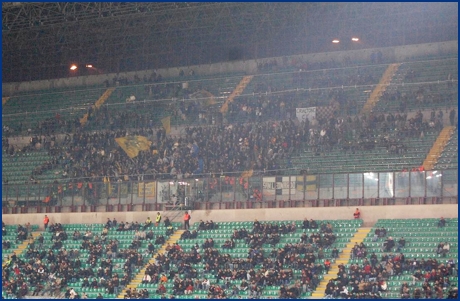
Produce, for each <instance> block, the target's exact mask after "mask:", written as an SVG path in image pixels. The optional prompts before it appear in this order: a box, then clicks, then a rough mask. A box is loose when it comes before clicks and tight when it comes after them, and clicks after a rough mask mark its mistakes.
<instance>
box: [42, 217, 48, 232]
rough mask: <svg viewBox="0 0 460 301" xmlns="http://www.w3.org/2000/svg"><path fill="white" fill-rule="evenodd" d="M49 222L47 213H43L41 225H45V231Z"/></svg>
mask: <svg viewBox="0 0 460 301" xmlns="http://www.w3.org/2000/svg"><path fill="white" fill-rule="evenodd" d="M49 222H50V219H49V217H48V215H45V218H44V219H43V225H44V226H45V231H46V229H47V228H48V224H49Z"/></svg>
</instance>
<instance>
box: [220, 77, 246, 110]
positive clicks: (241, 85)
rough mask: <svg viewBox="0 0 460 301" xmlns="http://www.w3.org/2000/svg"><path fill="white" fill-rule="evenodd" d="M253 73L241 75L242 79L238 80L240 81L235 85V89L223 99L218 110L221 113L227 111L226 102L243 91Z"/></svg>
mask: <svg viewBox="0 0 460 301" xmlns="http://www.w3.org/2000/svg"><path fill="white" fill-rule="evenodd" d="M253 77H254V76H253V75H248V76H245V77H243V79H242V80H241V81H240V83H239V84H238V85H237V86H236V88H235V90H233V92H232V93H231V94H230V95H229V96H228V98H227V99H226V100H225V103H224V104H223V105H222V107H221V108H220V112H221V113H222V114H226V113H227V111H228V104H229V103H231V102H233V100H234V99H235V97H237V96H239V95H241V93H243V91H244V89H245V88H246V87H247V86H248V84H249V83H250V82H251V80H252V78H253Z"/></svg>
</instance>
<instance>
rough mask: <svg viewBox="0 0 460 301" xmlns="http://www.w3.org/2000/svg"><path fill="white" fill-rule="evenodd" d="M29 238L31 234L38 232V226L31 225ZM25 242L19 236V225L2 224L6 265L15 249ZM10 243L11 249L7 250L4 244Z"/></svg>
mask: <svg viewBox="0 0 460 301" xmlns="http://www.w3.org/2000/svg"><path fill="white" fill-rule="evenodd" d="M24 228H25V229H26V230H27V233H26V236H27V238H28V237H29V235H30V232H33V231H37V230H38V225H30V228H29V229H27V227H26V226H24ZM23 241H24V240H23V239H21V238H20V237H19V236H18V225H5V224H3V223H2V254H3V256H2V262H3V263H4V262H5V260H6V258H7V257H8V256H10V255H11V254H12V253H13V252H14V251H15V249H17V247H18V246H19V245H20V244H21V243H22V242H23ZM5 242H9V247H8V248H6V247H5V245H4V243H5Z"/></svg>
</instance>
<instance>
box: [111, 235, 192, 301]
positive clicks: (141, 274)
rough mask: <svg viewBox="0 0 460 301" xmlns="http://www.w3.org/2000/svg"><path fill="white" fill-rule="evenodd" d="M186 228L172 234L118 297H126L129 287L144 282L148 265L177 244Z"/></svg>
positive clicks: (134, 286) (135, 286)
mask: <svg viewBox="0 0 460 301" xmlns="http://www.w3.org/2000/svg"><path fill="white" fill-rule="evenodd" d="M184 231H185V230H176V231H175V232H174V233H173V235H171V236H170V237H169V238H168V240H166V242H165V243H164V244H163V245H162V246H161V248H160V249H159V250H158V251H157V252H156V253H155V254H154V255H153V256H152V258H150V260H149V262H147V263H146V264H145V265H144V267H143V268H142V269H141V270H140V271H139V273H137V275H136V276H134V278H133V279H132V280H131V282H130V283H129V284H128V285H127V286H126V288H124V289H123V290H122V291H121V293H120V294H119V295H118V299H124V297H125V293H126V290H127V289H129V288H137V287H138V285H139V284H140V283H141V282H142V278H143V277H144V275H145V270H146V269H147V266H148V265H149V264H151V263H154V262H155V257H156V256H157V255H159V254H164V253H165V252H166V246H167V245H168V244H169V245H173V244H175V243H176V242H177V241H178V240H179V239H180V237H181V235H182V233H184Z"/></svg>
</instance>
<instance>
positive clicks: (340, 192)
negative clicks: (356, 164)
mask: <svg viewBox="0 0 460 301" xmlns="http://www.w3.org/2000/svg"><path fill="white" fill-rule="evenodd" d="M347 182H348V179H347V174H334V194H333V198H334V199H346V198H347V196H348V195H347V190H348V183H347Z"/></svg>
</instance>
